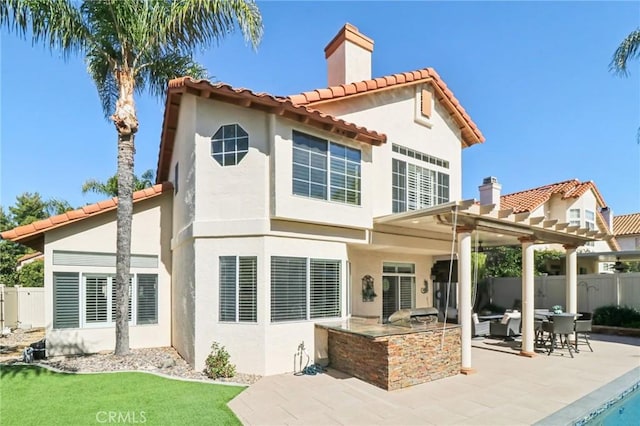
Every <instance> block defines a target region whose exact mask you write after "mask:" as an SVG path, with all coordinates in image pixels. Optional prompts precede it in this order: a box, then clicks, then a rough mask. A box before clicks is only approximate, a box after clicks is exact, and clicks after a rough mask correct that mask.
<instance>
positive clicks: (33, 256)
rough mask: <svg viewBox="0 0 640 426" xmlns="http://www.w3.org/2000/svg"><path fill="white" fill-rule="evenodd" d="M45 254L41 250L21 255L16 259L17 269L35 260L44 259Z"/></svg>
mask: <svg viewBox="0 0 640 426" xmlns="http://www.w3.org/2000/svg"><path fill="white" fill-rule="evenodd" d="M43 259H44V254H42V253H41V252H39V251H36V252H33V253H27V254H25V255H24V256H20V257H19V258H18V260H16V271H19V270H20V269H22V267H23V266H24V265H26V264H28V263H32V262H35V261H36V260H43Z"/></svg>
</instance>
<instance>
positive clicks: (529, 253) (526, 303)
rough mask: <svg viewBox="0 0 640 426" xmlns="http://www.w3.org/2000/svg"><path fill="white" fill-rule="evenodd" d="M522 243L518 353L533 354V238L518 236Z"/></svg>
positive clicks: (527, 355) (528, 355) (530, 355)
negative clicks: (520, 334)
mask: <svg viewBox="0 0 640 426" xmlns="http://www.w3.org/2000/svg"><path fill="white" fill-rule="evenodd" d="M520 243H522V348H521V349H520V355H522V356H526V357H533V356H535V349H534V343H535V342H534V341H535V327H534V298H535V296H534V283H535V281H534V276H533V269H534V268H533V263H534V260H533V259H534V257H533V253H534V247H533V243H534V240H532V239H530V238H520Z"/></svg>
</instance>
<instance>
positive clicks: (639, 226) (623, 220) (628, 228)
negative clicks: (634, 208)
mask: <svg viewBox="0 0 640 426" xmlns="http://www.w3.org/2000/svg"><path fill="white" fill-rule="evenodd" d="M613 233H614V235H635V234H640V213H632V214H625V215H620V216H614V217H613Z"/></svg>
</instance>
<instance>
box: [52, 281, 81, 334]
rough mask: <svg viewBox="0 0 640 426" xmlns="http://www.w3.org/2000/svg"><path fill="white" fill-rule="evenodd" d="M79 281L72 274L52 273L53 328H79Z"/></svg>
mask: <svg viewBox="0 0 640 426" xmlns="http://www.w3.org/2000/svg"><path fill="white" fill-rule="evenodd" d="M79 283H80V279H79V274H77V273H74V272H54V273H53V328H56V329H58V328H77V327H79V326H80V285H79Z"/></svg>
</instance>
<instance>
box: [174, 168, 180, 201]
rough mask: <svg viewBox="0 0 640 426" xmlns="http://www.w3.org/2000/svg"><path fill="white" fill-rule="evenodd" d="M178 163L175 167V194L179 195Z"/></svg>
mask: <svg viewBox="0 0 640 426" xmlns="http://www.w3.org/2000/svg"><path fill="white" fill-rule="evenodd" d="M178 171H179V170H178V163H176V165H175V167H174V168H173V191H174V192H173V193H174V194H177V193H178V185H179V182H180V180H179V175H178Z"/></svg>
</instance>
